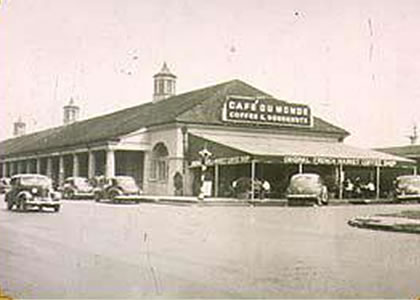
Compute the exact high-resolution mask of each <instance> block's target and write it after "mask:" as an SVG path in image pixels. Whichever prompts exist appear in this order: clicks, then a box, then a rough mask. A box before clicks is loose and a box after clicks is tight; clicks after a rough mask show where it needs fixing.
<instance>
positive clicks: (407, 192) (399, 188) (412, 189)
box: [394, 175, 420, 203]
mask: <svg viewBox="0 0 420 300" xmlns="http://www.w3.org/2000/svg"><path fill="white" fill-rule="evenodd" d="M394 200H395V201H397V202H402V201H408V200H417V201H418V202H419V203H420V175H403V176H398V177H397V178H396V179H395V182H394Z"/></svg>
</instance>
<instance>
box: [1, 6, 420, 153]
mask: <svg viewBox="0 0 420 300" xmlns="http://www.w3.org/2000/svg"><path fill="white" fill-rule="evenodd" d="M419 16H420V2H419V1H417V0H398V1H397V0H393V1H392V0H351V1H350V0H349V1H345V0H341V1H333V0H306V1H305V0H290V1H289V0H212V1H206V0H154V1H146V0H72V1H65V0H36V1H35V0H0V107H1V109H0V120H1V122H0V125H1V126H0V140H4V139H6V138H9V137H12V132H13V122H15V121H17V120H18V119H19V118H21V119H22V120H23V121H25V122H26V124H27V132H35V131H39V130H42V129H46V128H50V127H55V126H59V125H61V124H62V122H63V111H62V108H63V106H64V105H66V104H68V103H69V100H70V98H73V99H74V100H75V103H76V104H77V105H79V106H80V108H81V116H80V119H87V118H90V117H94V116H98V115H102V114H105V113H110V112H113V111H116V110H119V109H123V108H126V107H131V106H135V105H138V104H141V103H145V102H149V101H151V100H152V94H153V75H154V74H156V73H157V72H158V71H159V70H160V69H161V67H162V64H163V62H164V61H166V62H167V64H168V66H169V68H170V69H171V71H172V72H173V73H174V74H176V75H177V77H178V80H177V93H178V94H179V93H183V92H187V91H191V90H194V89H198V88H202V87H206V86H209V85H213V84H217V83H221V82H224V81H228V80H232V79H240V80H243V81H245V82H247V83H249V84H251V85H253V86H255V87H257V88H259V89H261V90H263V91H265V92H267V93H269V94H271V95H273V96H274V97H275V98H277V99H282V100H286V101H290V102H294V103H304V104H308V105H309V106H310V107H311V109H312V111H313V113H314V114H315V115H316V116H319V117H321V118H324V119H325V120H327V121H329V122H331V123H333V124H335V125H337V126H340V127H342V128H345V129H346V130H347V131H349V132H350V133H351V136H350V137H348V138H347V139H346V141H345V142H346V143H347V144H351V145H356V146H361V147H385V146H395V145H405V144H408V143H409V139H408V137H407V136H408V135H410V134H411V133H412V130H413V126H414V124H417V125H418V126H419V127H420V38H419V35H420V32H419V31H418V28H420V18H419Z"/></svg>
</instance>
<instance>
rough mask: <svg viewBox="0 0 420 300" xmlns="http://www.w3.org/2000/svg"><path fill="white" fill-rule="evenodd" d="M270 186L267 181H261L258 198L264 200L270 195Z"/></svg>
mask: <svg viewBox="0 0 420 300" xmlns="http://www.w3.org/2000/svg"><path fill="white" fill-rule="evenodd" d="M270 189H271V185H270V182H268V181H267V180H264V181H263V184H262V189H261V194H260V198H261V199H264V198H266V197H267V195H268V194H269V193H270Z"/></svg>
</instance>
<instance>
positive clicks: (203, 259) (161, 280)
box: [0, 198, 420, 298]
mask: <svg viewBox="0 0 420 300" xmlns="http://www.w3.org/2000/svg"><path fill="white" fill-rule="evenodd" d="M0 200H1V202H0V287H1V288H3V289H4V291H5V292H6V293H7V294H9V295H11V296H13V297H22V298H154V297H159V298H187V297H195V298H196V297H199V298H204V297H208V298H243V297H252V298H261V297H266V298H414V297H418V296H420V256H419V248H420V235H414V234H405V233H393V232H382V231H371V230H362V229H357V228H353V227H350V226H348V225H347V220H348V219H350V218H351V217H353V216H360V215H372V214H376V213H382V212H395V211H400V210H403V209H410V208H411V209H413V208H416V207H417V208H418V209H420V205H369V206H366V205H357V206H356V205H355V206H351V205H350V206H336V207H319V208H314V207H299V208H297V207H293V208H291V207H290V208H289V207H201V206H198V205H192V206H175V205H156V204H139V205H136V204H118V205H115V204H106V203H100V204H98V203H94V202H93V201H63V206H62V211H61V212H60V213H58V214H57V213H48V212H28V213H19V212H9V211H7V210H6V209H5V207H6V206H5V203H4V202H3V198H1V199H0Z"/></svg>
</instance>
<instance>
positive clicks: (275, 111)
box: [222, 96, 312, 127]
mask: <svg viewBox="0 0 420 300" xmlns="http://www.w3.org/2000/svg"><path fill="white" fill-rule="evenodd" d="M222 120H223V121H225V122H233V123H250V124H256V123H257V124H265V125H276V126H297V127H311V126H312V115H311V110H310V108H309V106H307V105H303V104H293V103H284V102H280V101H278V100H275V99H271V98H258V97H257V98H251V97H244V96H228V97H227V99H226V101H225V103H224V105H223V111H222Z"/></svg>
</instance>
